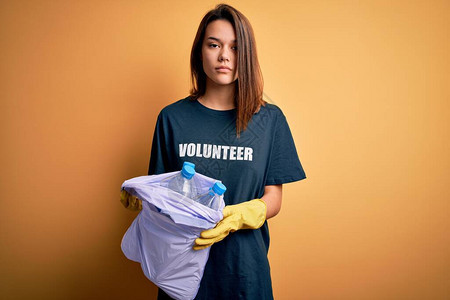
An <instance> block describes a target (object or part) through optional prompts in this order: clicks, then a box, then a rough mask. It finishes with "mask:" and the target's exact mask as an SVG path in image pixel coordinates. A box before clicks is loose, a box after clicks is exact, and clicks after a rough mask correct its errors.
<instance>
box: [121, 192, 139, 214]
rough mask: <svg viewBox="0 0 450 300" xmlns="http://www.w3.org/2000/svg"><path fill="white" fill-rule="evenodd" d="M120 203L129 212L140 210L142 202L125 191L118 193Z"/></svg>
mask: <svg viewBox="0 0 450 300" xmlns="http://www.w3.org/2000/svg"><path fill="white" fill-rule="evenodd" d="M120 202H122V204H123V206H125V207H126V208H128V209H129V210H142V200H141V199H139V198H137V197H136V196H133V195H131V194H130V193H128V192H127V191H126V190H122V191H121V192H120Z"/></svg>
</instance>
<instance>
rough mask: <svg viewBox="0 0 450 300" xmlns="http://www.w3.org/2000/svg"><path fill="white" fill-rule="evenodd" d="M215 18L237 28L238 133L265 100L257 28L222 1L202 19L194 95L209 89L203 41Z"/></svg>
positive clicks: (195, 57)
mask: <svg viewBox="0 0 450 300" xmlns="http://www.w3.org/2000/svg"><path fill="white" fill-rule="evenodd" d="M215 20H227V21H229V22H230V23H231V25H233V28H234V30H235V31H236V40H237V64H236V65H237V72H238V76H237V80H236V81H235V85H236V86H235V87H236V88H235V95H234V102H235V106H236V109H237V114H236V134H237V136H238V137H239V135H240V133H241V132H242V131H244V130H245V129H246V128H247V124H248V122H249V121H250V119H251V118H252V116H253V114H254V113H256V112H257V111H259V109H260V107H261V105H265V101H264V100H263V98H262V97H263V87H264V82H263V77H262V73H261V69H260V67H259V62H258V56H257V53H256V42H255V35H254V33H253V28H252V26H251V25H250V22H249V21H248V19H247V18H246V17H245V16H244V15H243V14H242V13H241V12H239V11H238V10H237V9H235V8H233V7H231V6H229V5H227V4H219V5H217V6H216V7H215V8H214V9H213V10H210V11H209V12H208V13H207V14H206V15H205V16H204V17H203V19H202V21H201V22H200V25H199V27H198V30H197V35H196V36H195V39H194V43H193V45H192V51H191V80H192V88H191V91H190V93H191V94H190V97H191V99H193V100H195V99H198V98H199V97H200V96H203V95H204V94H205V92H206V74H205V71H204V70H203V63H202V60H201V54H202V44H203V39H204V37H205V31H206V27H207V26H208V24H209V23H211V22H212V21H215Z"/></svg>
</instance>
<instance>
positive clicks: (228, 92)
mask: <svg viewBox="0 0 450 300" xmlns="http://www.w3.org/2000/svg"><path fill="white" fill-rule="evenodd" d="M234 89H235V83H232V84H229V85H218V84H216V83H215V82H213V81H211V80H209V78H208V79H207V82H206V91H205V94H204V95H203V96H201V97H199V99H198V101H199V102H200V103H201V104H203V105H204V106H206V107H208V108H211V109H215V110H230V109H233V108H235V103H234Z"/></svg>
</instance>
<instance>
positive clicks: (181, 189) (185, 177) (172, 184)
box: [161, 165, 197, 199]
mask: <svg viewBox="0 0 450 300" xmlns="http://www.w3.org/2000/svg"><path fill="white" fill-rule="evenodd" d="M194 175H195V170H194V169H193V168H192V167H191V166H188V165H184V166H183V168H182V169H181V171H180V172H179V173H177V174H176V175H174V176H172V177H170V178H167V179H166V180H165V181H167V182H165V181H164V182H161V185H166V184H167V188H169V189H171V190H172V191H174V192H177V193H179V194H181V195H183V196H186V197H188V198H191V199H192V198H194V197H195V196H196V195H197V190H196V187H195V186H194V184H193V181H192V180H191V179H192V177H194Z"/></svg>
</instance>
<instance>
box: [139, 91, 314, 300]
mask: <svg viewBox="0 0 450 300" xmlns="http://www.w3.org/2000/svg"><path fill="white" fill-rule="evenodd" d="M184 161H189V162H193V163H195V169H196V171H197V172H199V173H201V174H203V175H206V176H209V177H212V178H215V179H218V180H221V181H222V182H223V184H224V185H225V186H226V187H227V191H226V192H225V194H224V200H225V204H226V205H230V204H238V203H241V202H244V201H249V200H252V199H255V198H261V197H262V196H263V195H264V187H265V186H266V185H275V184H284V183H288V182H293V181H298V180H301V179H304V178H306V176H305V172H304V170H303V168H302V165H301V163H300V161H299V158H298V155H297V151H296V148H295V145H294V141H293V139H292V135H291V131H290V129H289V126H288V124H287V121H286V118H285V116H284V115H283V113H282V111H281V110H280V109H279V108H278V107H277V106H275V105H272V104H266V105H265V106H262V107H261V109H260V111H259V112H258V113H256V114H254V115H253V117H252V119H251V120H250V122H249V123H248V127H247V129H246V130H245V131H243V132H242V133H241V135H240V137H239V138H237V136H236V110H235V109H233V110H226V111H218V110H213V109H210V108H207V107H205V106H203V105H202V104H200V103H199V102H198V101H197V100H191V99H190V98H189V97H186V98H185V99H182V100H179V101H177V102H175V103H173V104H170V105H168V106H166V107H165V108H164V109H162V111H161V112H160V114H159V116H158V120H157V123H156V128H155V133H154V136H153V144H152V150H151V156H150V166H149V172H148V174H149V175H152V174H160V173H165V172H172V171H176V170H180V169H181V167H182V165H183V162H184ZM268 250H269V229H268V225H267V222H265V223H264V225H263V226H262V227H261V228H259V229H256V230H238V231H236V232H233V233H230V235H229V236H227V237H226V238H225V239H224V240H222V241H220V242H218V243H216V244H214V245H213V246H212V247H211V251H210V255H209V259H208V262H207V264H206V267H205V272H204V275H203V278H202V281H201V285H200V289H199V292H198V294H197V297H196V298H195V299H202V300H203V299H227V300H229V299H247V300H248V299H258V300H261V299H273V294H272V283H271V278H270V267H269V262H268V259H267V252H268Z"/></svg>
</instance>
